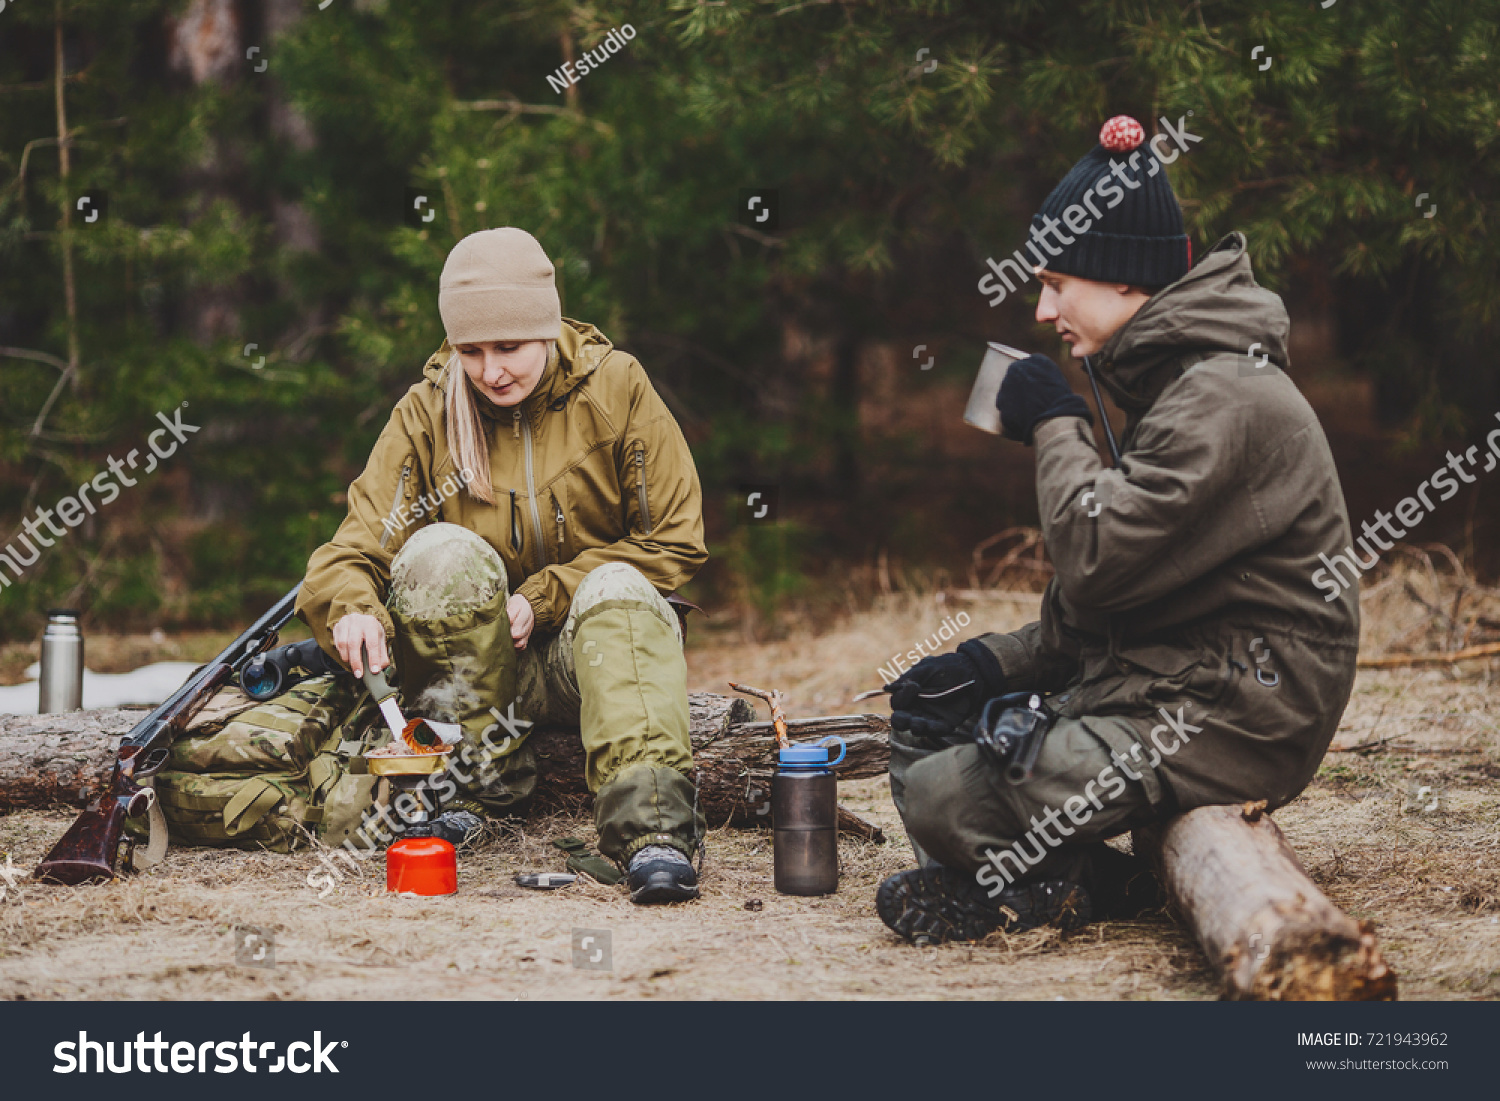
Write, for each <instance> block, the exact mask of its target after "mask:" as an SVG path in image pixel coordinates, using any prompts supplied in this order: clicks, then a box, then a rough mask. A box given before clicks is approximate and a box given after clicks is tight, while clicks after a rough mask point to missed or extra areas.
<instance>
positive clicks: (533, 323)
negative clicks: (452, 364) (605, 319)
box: [438, 226, 562, 344]
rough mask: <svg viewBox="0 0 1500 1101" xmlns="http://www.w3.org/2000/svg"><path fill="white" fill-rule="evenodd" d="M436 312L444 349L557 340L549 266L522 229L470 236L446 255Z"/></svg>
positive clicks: (558, 307)
mask: <svg viewBox="0 0 1500 1101" xmlns="http://www.w3.org/2000/svg"><path fill="white" fill-rule="evenodd" d="M438 313H440V314H441V315H442V317H443V327H444V328H445V329H446V330H447V332H448V343H449V344H478V343H480V342H482V341H486V340H556V339H557V338H558V336H559V335H560V334H561V333H562V303H561V302H560V301H558V297H557V283H556V281H555V279H554V275H553V267H552V261H551V260H548V259H547V254H546V252H544V251H543V250H542V244H541V242H540V241H538V240H537V239H536V238H535V237H533V236H532V235H531V234H529V233H527V232H526V231H525V230H524V229H516V228H514V227H512V226H506V227H505V228H503V229H485V230H480V231H479V232H478V233H471V234H469V235H468V236H467V237H465V238H464V239H463V240H462V241H460V242H459V243H458V244H456V245H454V246H453V251H452V252H450V253H449V254H448V260H447V262H446V263H445V264H443V275H442V278H441V279H440V280H439V281H438Z"/></svg>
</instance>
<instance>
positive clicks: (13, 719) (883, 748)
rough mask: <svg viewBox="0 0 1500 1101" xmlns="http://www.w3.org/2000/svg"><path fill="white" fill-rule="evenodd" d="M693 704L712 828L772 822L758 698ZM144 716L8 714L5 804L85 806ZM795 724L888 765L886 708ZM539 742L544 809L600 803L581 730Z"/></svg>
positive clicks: (767, 730) (795, 731) (871, 765)
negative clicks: (588, 776)
mask: <svg viewBox="0 0 1500 1101" xmlns="http://www.w3.org/2000/svg"><path fill="white" fill-rule="evenodd" d="M236 696H238V693H230V692H227V691H226V692H223V693H220V696H219V697H216V698H215V700H214V703H213V704H211V705H210V707H209V708H206V709H205V711H204V712H203V713H202V714H200V715H199V716H198V717H197V718H196V719H194V721H193V723H192V724H191V726H190V727H189V729H190V730H192V729H200V728H202V727H203V726H204V725H205V724H207V723H209V722H215V721H220V720H222V719H223V718H224V717H226V716H227V715H228V714H232V713H233V712H234V711H235V710H238V709H240V708H242V707H243V706H245V703H244V701H243V700H238V699H235V698H233V697H236ZM688 704H689V707H688V715H689V719H690V724H691V726H690V734H691V737H692V742H693V757H694V764H695V766H696V768H697V775H696V777H695V778H696V779H697V780H698V783H699V799H700V807H701V809H702V811H703V813H704V817H705V818H706V819H707V820H708V823H709V825H710V826H721V825H734V826H758V825H769V824H770V792H771V771H772V767H773V765H774V761H775V754H776V738H775V735H774V733H773V732H772V730H771V724H770V723H769V722H757V721H755V712H754V709H753V708H752V707H751V705H750V703H749V702H748V701H746V700H742V699H738V698H735V697H731V696H719V695H715V694H713V693H709V692H693V693H691V694H690V695H689V697H688ZM145 715H146V712H145V711H140V710H122V709H119V708H102V709H99V710H95V711H68V712H63V713H60V714H53V715H0V809H11V808H20V807H45V806H52V805H57V804H65V805H68V806H83V805H85V804H86V803H88V801H89V800H90V799H93V798H94V797H95V796H97V795H98V794H100V793H101V792H102V791H103V788H104V785H105V783H106V782H107V781H108V779H109V774H110V769H111V768H112V767H113V765H114V753H115V750H116V749H117V748H118V746H119V744H120V740H121V738H122V737H123V736H124V735H125V734H126V733H128V732H129V731H130V728H131V727H133V726H134V725H135V724H136V723H137V722H139V721H140V720H141V719H142V718H143V717H144V716H145ZM787 726H788V731H789V734H790V736H791V737H792V739H793V740H795V741H814V740H816V739H819V738H823V737H826V736H828V735H830V734H837V735H838V736H840V737H842V738H843V739H844V740H845V742H846V743H847V744H848V746H849V752H848V756H846V757H845V759H844V760H843V762H841V763H840V764H839V765H838V767H837V770H836V771H837V772H838V774H839V776H840V778H841V779H846V780H853V779H864V778H867V777H873V776H880V775H882V774H883V773H884V772H885V771H886V763H887V761H888V759H889V745H888V742H887V735H888V733H889V730H890V726H889V724H888V723H887V721H886V720H885V719H884V718H882V717H880V716H878V715H835V716H830V717H827V718H815V719H793V720H791V721H790V722H789V723H788V724H787ZM531 744H532V746H533V747H535V749H536V751H537V756H538V759H539V765H540V776H539V777H538V783H537V801H536V805H537V808H538V809H540V810H558V809H570V810H580V809H583V808H584V807H586V806H588V805H589V804H591V803H592V797H591V796H590V795H589V791H588V786H587V784H586V783H585V782H584V769H583V764H584V753H583V743H582V742H581V741H580V740H579V737H578V731H577V730H564V729H538V730H536V731H533V732H532V735H531ZM834 755H835V756H836V755H837V754H836V753H835V754H834ZM839 820H840V828H841V829H844V830H846V831H848V832H852V833H856V834H859V835H860V836H864V837H868V838H871V839H880V837H879V835H880V831H879V829H878V828H877V827H875V826H874V825H872V824H871V823H868V822H865V821H864V820H862V819H860V818H859V817H858V816H856V815H854V814H853V813H852V812H851V811H848V810H847V809H845V808H840V815H839Z"/></svg>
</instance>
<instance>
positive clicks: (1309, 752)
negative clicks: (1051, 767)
mask: <svg viewBox="0 0 1500 1101" xmlns="http://www.w3.org/2000/svg"><path fill="white" fill-rule="evenodd" d="M1288 330H1289V324H1288V320H1287V314H1286V309H1285V307H1284V306H1283V305H1282V302H1281V300H1280V299H1279V298H1278V297H1277V296H1276V295H1274V294H1272V293H1270V292H1269V291H1267V290H1265V289H1264V288H1262V287H1260V286H1259V285H1258V284H1257V283H1256V282H1255V278H1254V275H1253V274H1252V272H1251V268H1250V260H1249V257H1248V256H1247V255H1246V252H1245V239H1244V237H1243V236H1242V235H1241V234H1238V233H1234V234H1230V235H1229V236H1228V237H1226V238H1225V239H1224V240H1223V241H1221V242H1220V243H1219V244H1218V245H1217V246H1216V247H1215V248H1214V249H1213V251H1211V252H1210V253H1209V254H1208V255H1207V256H1205V257H1204V258H1203V259H1202V261H1200V262H1199V264H1198V265H1197V266H1196V267H1195V268H1193V269H1192V270H1191V271H1190V272H1189V273H1188V274H1187V275H1185V276H1184V277H1183V278H1182V279H1180V280H1178V281H1177V282H1176V283H1174V284H1172V285H1171V286H1169V287H1167V288H1165V289H1163V290H1162V291H1160V292H1159V293H1158V294H1156V295H1155V296H1154V297H1153V298H1151V300H1150V301H1148V302H1147V303H1146V304H1145V305H1144V306H1142V308H1141V309H1140V311H1139V312H1137V313H1136V315H1135V316H1134V317H1133V318H1131V320H1130V321H1128V322H1127V323H1126V324H1125V325H1124V326H1122V327H1121V328H1120V330H1119V331H1118V332H1116V333H1115V335H1114V336H1113V337H1112V338H1111V339H1110V340H1109V341H1108V343H1107V344H1106V345H1105V347H1104V348H1103V349H1102V350H1101V352H1100V354H1099V356H1098V357H1097V360H1096V362H1095V366H1096V368H1097V369H1098V371H1099V372H1100V378H1101V381H1102V382H1103V384H1104V385H1105V386H1107V387H1108V389H1109V391H1110V394H1111V395H1112V396H1113V398H1114V400H1115V403H1116V404H1117V405H1119V406H1120V407H1121V408H1122V409H1123V410H1124V411H1125V412H1126V414H1127V424H1126V429H1125V433H1124V437H1123V440H1122V448H1123V458H1122V462H1121V465H1120V468H1119V469H1118V470H1115V469H1110V468H1109V467H1107V466H1105V465H1104V464H1103V463H1101V461H1100V459H1099V454H1098V452H1097V451H1096V449H1095V446H1094V440H1093V436H1092V433H1091V432H1090V431H1089V429H1088V426H1087V425H1086V424H1085V423H1084V422H1083V421H1082V420H1080V419H1078V418H1071V417H1068V418H1057V419H1054V420H1051V421H1046V422H1043V424H1041V425H1040V426H1039V427H1038V428H1037V430H1036V451H1037V495H1038V499H1039V504H1040V509H1041V521H1042V530H1043V533H1044V535H1045V538H1046V543H1047V549H1048V552H1049V553H1050V555H1051V557H1052V561H1053V563H1054V565H1055V567H1056V571H1057V573H1056V576H1055V577H1054V578H1053V580H1052V582H1051V583H1050V584H1049V586H1048V588H1047V591H1046V594H1045V597H1044V601H1043V608H1042V618H1041V619H1040V621H1038V622H1036V623H1033V624H1030V625H1028V626H1027V627H1024V628H1022V629H1021V630H1019V631H1017V632H1014V633H1013V634H1009V635H996V634H991V635H985V636H982V639H983V641H984V642H985V643H986V645H987V646H988V647H989V648H990V650H991V651H992V652H993V653H994V654H995V656H996V657H997V658H998V659H999V662H1000V666H1001V669H1002V671H1003V672H1004V674H1005V677H1006V682H1007V687H1008V688H1011V689H1012V690H1021V689H1032V688H1039V689H1043V690H1046V691H1056V692H1057V693H1058V695H1057V696H1055V697H1054V698H1053V703H1054V706H1055V708H1056V709H1057V710H1059V711H1060V712H1061V713H1062V714H1063V715H1064V716H1066V717H1069V718H1083V719H1085V721H1087V716H1091V715H1093V716H1100V715H1118V716H1125V717H1128V718H1129V719H1130V720H1131V721H1132V725H1133V726H1134V727H1135V728H1136V738H1137V740H1138V741H1140V742H1141V743H1142V748H1143V749H1144V750H1146V751H1147V753H1148V756H1149V759H1151V760H1152V761H1153V765H1154V767H1155V772H1156V775H1157V778H1158V779H1159V781H1160V785H1155V784H1149V783H1148V788H1153V789H1155V788H1158V787H1159V790H1160V793H1161V795H1162V797H1163V798H1165V799H1167V800H1170V801H1173V802H1175V804H1176V806H1177V807H1179V808H1180V809H1183V810H1186V809H1190V808H1191V807H1195V806H1200V805H1204V804H1210V803H1227V802H1235V801H1238V800H1241V799H1266V800H1268V801H1269V802H1270V804H1271V806H1272V807H1273V808H1274V807H1276V806H1280V805H1281V804H1283V803H1285V802H1287V801H1288V800H1290V799H1291V798H1293V797H1294V796H1295V795H1297V793H1299V792H1300V791H1301V790H1302V789H1303V788H1304V787H1305V786H1306V785H1307V783H1308V782H1309V780H1311V778H1312V776H1313V774H1314V773H1315V772H1316V770H1317V766H1318V763H1319V761H1321V760H1322V757H1323V754H1324V752H1325V751H1326V749H1327V747H1328V743H1329V741H1330V740H1331V739H1332V737H1333V733H1334V731H1335V730H1336V729H1337V727H1338V722H1339V718H1340V716H1341V715H1342V713H1343V709H1344V705H1345V703H1346V702H1347V701H1348V698H1349V692H1350V689H1351V687H1352V685H1353V680H1354V665H1355V656H1356V652H1357V650H1358V643H1359V601H1358V593H1357V591H1356V590H1355V589H1353V588H1350V589H1346V590H1344V591H1342V592H1341V593H1340V594H1339V595H1338V597H1337V598H1336V599H1333V600H1331V601H1330V600H1326V599H1325V597H1326V596H1327V595H1328V594H1327V593H1326V592H1325V591H1324V590H1323V589H1319V588H1318V587H1316V586H1314V584H1313V582H1312V580H1311V578H1312V575H1313V573H1314V572H1315V571H1316V570H1318V569H1319V568H1320V567H1321V565H1322V563H1321V562H1320V560H1319V558H1318V555H1319V553H1320V552H1323V551H1327V552H1330V553H1334V552H1336V551H1337V550H1338V549H1340V548H1343V547H1345V546H1346V545H1348V544H1349V543H1350V542H1351V539H1350V532H1349V519H1348V513H1347V511H1346V509H1345V506H1344V497H1343V492H1342V490H1341V488H1340V486H1339V480H1338V474H1337V471H1336V470H1335V469H1334V464H1333V457H1332V455H1331V453H1330V451H1329V449H1328V442H1327V439H1326V438H1325V436H1324V434H1323V430H1322V427H1321V426H1320V425H1319V423H1318V419H1317V416H1316V415H1315V414H1314V413H1313V411H1312V408H1311V407H1310V406H1309V405H1308V404H1307V401H1306V400H1305V399H1304V398H1303V396H1302V394H1301V393H1300V392H1299V391H1298V389H1297V387H1296V386H1295V385H1294V384H1293V383H1292V381H1291V379H1290V378H1289V377H1288V376H1287V375H1286V374H1285V373H1284V369H1285V367H1286V366H1287V354H1286V341H1287V334H1288ZM1252 345H1259V347H1258V348H1256V349H1255V350H1254V352H1253V353H1252V352H1251V346H1252ZM1262 355H1264V356H1267V357H1268V361H1266V365H1265V366H1257V365H1258V364H1260V363H1261V362H1262V358H1261V357H1262ZM1179 707H1181V708H1183V709H1184V711H1183V714H1182V721H1185V722H1187V723H1191V724H1194V725H1195V726H1199V727H1202V730H1201V732H1199V733H1196V734H1192V735H1191V740H1190V741H1188V742H1187V743H1186V744H1184V745H1182V746H1181V747H1180V748H1179V749H1178V750H1177V751H1176V752H1174V753H1172V754H1171V755H1164V754H1162V753H1160V752H1156V751H1155V749H1154V748H1153V744H1152V743H1151V742H1149V741H1147V739H1146V734H1147V731H1148V730H1149V729H1150V728H1151V726H1153V725H1154V724H1158V723H1161V722H1163V721H1164V720H1163V709H1165V713H1166V714H1170V715H1172V716H1173V717H1176V716H1177V714H1178V708H1179ZM1163 740H1165V739H1163ZM1156 744H1157V745H1160V744H1161V742H1160V741H1159V742H1157V743H1156ZM1166 744H1168V745H1170V744H1172V743H1171V741H1167V742H1166Z"/></svg>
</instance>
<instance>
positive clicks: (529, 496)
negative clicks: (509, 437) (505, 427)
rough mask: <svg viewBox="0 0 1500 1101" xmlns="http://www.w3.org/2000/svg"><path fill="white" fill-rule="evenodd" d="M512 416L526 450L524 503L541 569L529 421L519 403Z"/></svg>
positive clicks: (543, 556) (543, 548)
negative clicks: (529, 509) (522, 413)
mask: <svg viewBox="0 0 1500 1101" xmlns="http://www.w3.org/2000/svg"><path fill="white" fill-rule="evenodd" d="M512 417H513V420H512V423H513V424H518V425H520V426H521V441H522V443H523V445H524V450H525V452H526V503H527V504H528V505H529V506H530V507H531V527H532V531H533V532H534V533H535V535H536V557H537V563H536V568H537V569H539V570H541V569H545V568H546V566H547V543H546V541H545V538H544V537H543V535H542V513H541V510H540V509H538V508H537V507H536V471H535V470H534V469H532V465H531V452H532V447H531V422H530V421H529V420H527V419H526V418H525V417H523V416H522V415H521V407H520V406H519V405H518V406H516V411H515V413H514V414H512Z"/></svg>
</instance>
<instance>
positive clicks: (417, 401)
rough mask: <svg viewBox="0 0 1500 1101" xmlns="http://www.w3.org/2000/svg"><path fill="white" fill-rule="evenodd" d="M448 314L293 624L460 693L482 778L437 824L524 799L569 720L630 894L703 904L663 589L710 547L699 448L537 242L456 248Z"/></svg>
mask: <svg viewBox="0 0 1500 1101" xmlns="http://www.w3.org/2000/svg"><path fill="white" fill-rule="evenodd" d="M438 310H439V312H440V314H441V315H442V320H443V325H444V328H445V329H446V331H447V339H446V340H445V341H444V343H443V345H442V347H440V348H439V349H438V351H437V352H436V353H435V354H434V355H433V356H432V358H431V359H429V360H428V361H427V365H426V367H425V368H424V370H423V374H424V376H425V378H424V379H423V380H422V381H421V382H418V383H417V384H416V385H414V386H413V387H412V388H411V389H410V390H409V391H407V393H406V396H405V397H403V398H402V399H401V401H400V402H399V403H398V404H397V405H396V409H395V412H394V413H393V414H392V416H391V420H390V423H389V424H387V425H386V428H385V431H384V432H382V433H381V435H380V439H379V440H378V441H376V444H375V450H374V451H373V452H372V454H371V456H370V461H369V463H368V465H367V466H366V467H365V471H364V473H363V474H361V475H360V476H359V478H358V479H357V480H356V481H355V482H354V484H353V485H351V486H350V487H349V515H348V517H347V518H346V519H345V520H344V522H343V524H341V525H340V527H339V530H338V532H337V533H336V534H335V535H334V537H333V539H332V540H331V541H330V542H328V543H326V544H325V545H323V546H322V547H320V548H319V549H318V550H317V551H316V552H315V553H314V554H313V556H312V559H311V561H310V562H309V563H308V570H307V577H306V579H305V581H304V582H303V586H302V593H301V597H300V599H299V602H298V606H297V613H298V615H299V616H300V617H301V618H302V620H303V621H304V622H306V623H308V624H309V625H311V627H312V629H313V633H314V635H315V636H316V637H317V639H318V642H319V644H320V645H321V646H322V647H323V648H324V649H325V650H327V651H328V652H330V653H333V652H337V653H338V655H339V657H340V659H341V660H342V661H343V662H344V663H345V664H346V665H347V666H349V667H350V668H351V669H352V670H354V672H355V673H356V674H361V673H362V672H363V670H364V658H363V655H364V653H366V652H367V653H368V656H369V665H370V668H371V669H373V670H375V671H377V672H378V671H379V670H381V669H383V668H384V667H385V666H386V665H387V664H390V663H391V662H392V660H393V659H394V664H395V667H396V671H397V676H398V678H399V681H400V688H401V695H402V698H403V700H405V701H407V702H408V703H410V702H411V701H415V700H417V699H418V697H419V696H421V695H422V694H423V693H424V692H430V691H433V690H438V691H447V692H448V698H447V700H446V701H445V703H444V706H443V709H444V710H448V711H451V712H452V713H453V717H454V718H455V720H456V721H457V722H458V723H459V724H460V725H461V726H462V728H463V738H464V742H465V743H466V744H467V749H465V751H464V752H463V753H462V755H461V756H462V758H463V759H465V760H469V761H478V762H479V763H480V766H479V767H478V768H477V769H475V770H474V772H473V774H468V773H464V772H459V771H457V770H455V779H456V780H457V782H458V783H457V786H458V792H459V798H458V800H457V801H456V802H451V803H449V804H448V806H447V808H446V809H445V810H444V811H443V813H442V814H440V815H439V816H438V819H437V821H436V823H435V831H436V832H438V833H440V834H441V835H447V834H449V833H451V834H454V835H456V836H458V837H462V836H464V835H465V834H466V833H469V832H471V831H472V830H473V829H474V828H477V826H478V825H479V818H478V817H477V815H478V814H480V813H483V811H485V810H489V811H504V810H508V809H511V808H514V807H515V806H516V805H517V804H519V803H521V802H522V801H523V800H525V799H526V798H527V797H528V796H529V795H530V794H531V792H532V789H533V788H534V787H535V784H536V758H535V755H534V753H533V752H532V750H531V748H530V747H529V746H528V745H527V744H526V739H525V736H524V734H525V729H526V727H527V725H528V724H529V723H545V724H569V725H578V726H579V727H580V728H581V732H582V736H583V744H584V748H585V750H586V769H587V779H588V784H589V788H590V790H592V791H593V792H594V793H595V801H594V817H595V822H596V824H597V826H598V829H599V849H600V851H601V852H603V853H604V855H606V856H608V857H610V858H612V859H614V860H615V861H616V862H617V863H619V864H621V865H622V866H623V867H625V868H626V870H627V877H628V882H629V885H630V890H631V897H632V899H633V900H634V901H636V902H659V901H671V900H676V899H687V898H696V897H697V895H698V891H697V877H696V875H695V874H694V872H693V868H692V865H691V863H690V861H689V859H688V857H689V855H690V854H691V853H692V851H693V849H694V847H695V845H696V842H697V840H698V837H699V836H700V834H701V820H700V819H699V817H698V815H697V812H696V810H695V791H694V788H693V785H692V783H691V782H690V781H689V780H688V777H687V774H688V773H689V772H690V771H691V770H692V765H693V762H692V749H691V746H690V743H689V741H688V707H687V668H686V665H685V663H684V661H683V656H682V633H681V627H680V625H679V623H678V620H677V617H676V615H675V614H674V613H673V611H672V608H671V606H670V605H669V604H668V603H667V601H666V600H665V598H664V596H663V594H664V593H669V592H671V591H673V590H675V589H676V588H678V587H679V586H681V585H683V584H684V583H686V582H687V581H688V580H689V579H691V578H692V576H693V574H694V573H696V572H697V570H698V568H699V567H700V566H702V565H703V563H704V561H705V560H706V559H707V557H708V552H707V550H706V548H705V546H704V542H703V510H702V492H701V490H700V488H699V485H698V474H697V470H696V469H695V467H694V465H693V457H692V454H691V452H690V451H689V450H688V446H687V442H686V440H684V439H683V436H682V432H681V430H680V429H679V428H678V426H677V423H676V421H674V420H673V419H672V415H671V414H670V413H669V412H668V411H667V408H666V406H665V405H664V404H663V403H662V401H661V399H660V398H659V397H658V396H657V394H656V392H655V391H654V390H653V389H652V387H651V383H650V380H649V379H648V378H647V377H646V373H645V371H644V370H642V368H641V366H640V364H639V363H637V362H636V361H635V360H634V359H633V358H632V357H630V356H628V355H626V354H624V353H623V352H618V351H615V350H614V349H613V348H612V346H611V345H610V343H609V341H608V340H606V339H605V338H604V336H603V335H602V334H601V333H600V332H599V331H598V330H597V329H595V328H594V327H593V326H592V325H585V324H581V323H579V322H576V321H572V320H568V319H565V318H563V316H562V311H561V305H560V303H559V300H558V295H557V287H556V284H555V281H554V275H553V267H552V263H551V261H550V260H548V259H547V254H546V253H545V252H544V251H543V250H542V246H541V244H540V243H539V242H538V241H537V240H536V238H534V237H532V236H531V235H530V234H529V233H526V232H525V231H524V230H520V229H512V228H506V229H489V230H484V231H482V232H480V233H475V234H471V235H470V236H468V237H465V238H464V239H463V240H462V241H460V242H459V243H458V244H457V245H456V246H455V247H454V249H453V251H452V252H451V253H450V254H449V255H448V260H447V263H446V264H444V266H443V274H442V278H441V281H440V287H439V292H438ZM450 685H451V687H450ZM429 698H430V697H429ZM512 707H513V710H512ZM445 717H446V716H445ZM518 719H519V720H520V721H517V720H518ZM502 724H503V726H504V730H505V732H508V736H507V735H506V734H505V733H501V726H502ZM497 734H498V735H499V736H497ZM455 756H460V755H458V754H456V755H455ZM445 831H446V832H445Z"/></svg>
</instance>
